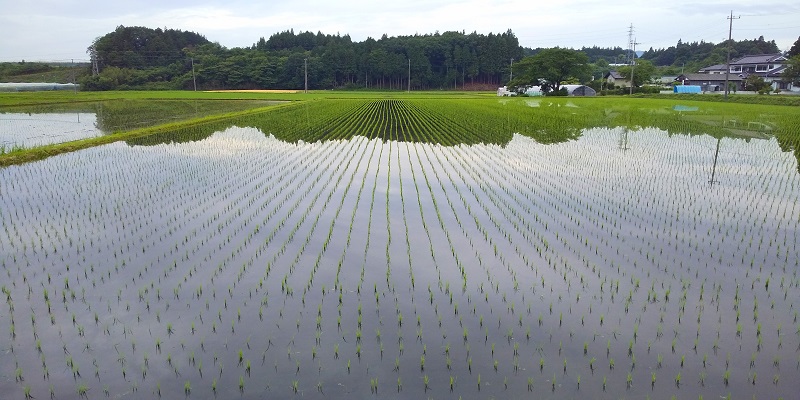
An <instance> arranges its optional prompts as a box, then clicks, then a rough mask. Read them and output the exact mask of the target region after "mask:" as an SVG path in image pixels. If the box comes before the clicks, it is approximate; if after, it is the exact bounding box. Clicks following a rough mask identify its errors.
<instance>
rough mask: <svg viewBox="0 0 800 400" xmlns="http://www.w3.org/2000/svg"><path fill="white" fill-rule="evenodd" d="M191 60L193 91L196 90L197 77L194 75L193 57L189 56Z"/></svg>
mask: <svg viewBox="0 0 800 400" xmlns="http://www.w3.org/2000/svg"><path fill="white" fill-rule="evenodd" d="M191 60H192V85H194V91H195V92H196V91H197V79H195V77H194V57H192V58H191Z"/></svg>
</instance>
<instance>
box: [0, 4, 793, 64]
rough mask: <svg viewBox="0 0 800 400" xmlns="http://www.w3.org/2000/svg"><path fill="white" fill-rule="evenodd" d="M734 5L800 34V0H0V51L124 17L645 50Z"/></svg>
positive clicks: (755, 29)
mask: <svg viewBox="0 0 800 400" xmlns="http://www.w3.org/2000/svg"><path fill="white" fill-rule="evenodd" d="M654 4H656V5H654ZM731 11H732V12H733V15H734V17H737V16H740V18H738V19H734V20H733V38H734V39H737V40H743V39H755V38H758V37H759V36H764V38H765V39H766V40H775V42H776V43H777V45H778V48H779V49H780V50H788V49H789V48H790V47H791V46H792V44H793V43H794V42H795V41H796V40H797V39H798V37H799V36H800V2H791V1H786V0H777V1H776V0H760V1H743V0H737V1H717V0H706V1H700V2H698V1H685V0H671V1H663V2H655V1H653V0H646V1H640V0H628V1H615V0H605V1H600V0H561V1H541V0H428V1H423V0H394V1H382V0H348V1H346V2H345V1H336V2H334V1H321V0H262V1H255V0H247V1H245V0H226V1H220V0H191V1H190V0H134V1H128V0H116V1H115V0H110V1H109V0H102V1H100V0H80V1H77V0H0V61H20V60H26V61H70V60H75V61H87V60H88V58H89V57H88V55H87V53H86V48H87V47H88V46H89V45H91V43H92V41H93V40H94V39H96V38H98V37H101V36H103V35H105V34H107V33H109V32H112V31H114V29H116V27H117V26H119V25H123V26H145V27H148V28H159V27H160V28H171V29H181V30H188V31H193V32H197V33H200V34H202V35H204V36H205V37H206V38H207V39H208V40H210V41H212V42H218V43H219V44H221V45H222V46H225V47H228V48H233V47H247V46H251V45H252V44H253V43H255V42H257V41H258V39H259V38H260V37H264V38H269V36H270V35H272V34H273V33H277V32H281V31H285V30H288V29H294V31H295V32H300V31H311V32H314V33H316V32H318V31H319V32H322V33H325V34H337V33H338V34H341V35H345V34H349V35H350V37H351V38H352V39H353V40H354V41H363V40H364V39H366V38H367V37H372V38H375V39H378V38H380V37H381V35H383V34H387V35H389V36H398V35H413V34H429V33H430V34H432V33H435V32H437V31H438V32H445V31H464V32H466V33H470V32H473V31H475V32H478V33H481V34H488V33H490V32H494V33H501V32H506V31H507V30H509V29H511V30H512V31H513V32H514V34H515V35H516V36H517V38H518V39H519V43H520V45H521V46H525V47H531V48H536V47H556V46H559V47H570V48H581V47H583V46H587V47H591V46H599V47H616V46H619V47H622V48H627V47H628V32H629V30H630V29H631V26H632V27H633V34H634V37H635V41H636V42H637V43H639V44H638V45H637V48H636V50H647V49H649V48H651V47H652V48H655V49H658V48H666V47H669V46H673V45H675V44H676V43H677V41H678V40H679V39H680V40H682V41H683V42H693V41H706V42H713V43H719V42H721V41H724V40H726V39H727V37H728V28H729V20H728V17H729V16H730V13H731Z"/></svg>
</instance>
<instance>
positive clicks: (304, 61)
mask: <svg viewBox="0 0 800 400" xmlns="http://www.w3.org/2000/svg"><path fill="white" fill-rule="evenodd" d="M303 67H304V68H305V73H304V75H305V89H304V90H303V93H308V59H307V58H304V59H303Z"/></svg>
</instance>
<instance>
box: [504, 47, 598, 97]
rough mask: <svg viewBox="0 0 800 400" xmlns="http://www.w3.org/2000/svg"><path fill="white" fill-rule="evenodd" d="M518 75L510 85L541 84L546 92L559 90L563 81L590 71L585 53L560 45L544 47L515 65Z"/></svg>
mask: <svg viewBox="0 0 800 400" xmlns="http://www.w3.org/2000/svg"><path fill="white" fill-rule="evenodd" d="M514 69H515V71H519V72H516V73H515V74H514V75H515V76H516V77H515V78H514V80H513V81H511V82H509V83H508V84H509V86H512V87H513V86H525V85H541V86H542V89H543V91H544V92H547V93H549V92H558V90H559V89H560V88H561V83H562V82H564V81H566V80H568V79H570V78H580V77H582V76H584V75H586V74H588V73H589V71H590V67H589V57H587V56H586V54H585V53H583V52H581V51H577V50H572V49H562V48H559V47H555V48H551V49H544V50H542V51H540V52H538V53H536V54H535V55H533V56H531V57H525V58H523V59H522V60H521V61H520V62H519V63H517V64H515V65H514Z"/></svg>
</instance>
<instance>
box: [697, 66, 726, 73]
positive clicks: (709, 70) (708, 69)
mask: <svg viewBox="0 0 800 400" xmlns="http://www.w3.org/2000/svg"><path fill="white" fill-rule="evenodd" d="M697 72H699V73H701V74H724V73H725V64H714V65H712V66H709V67H705V68H701V69H700V70H699V71H697Z"/></svg>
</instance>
